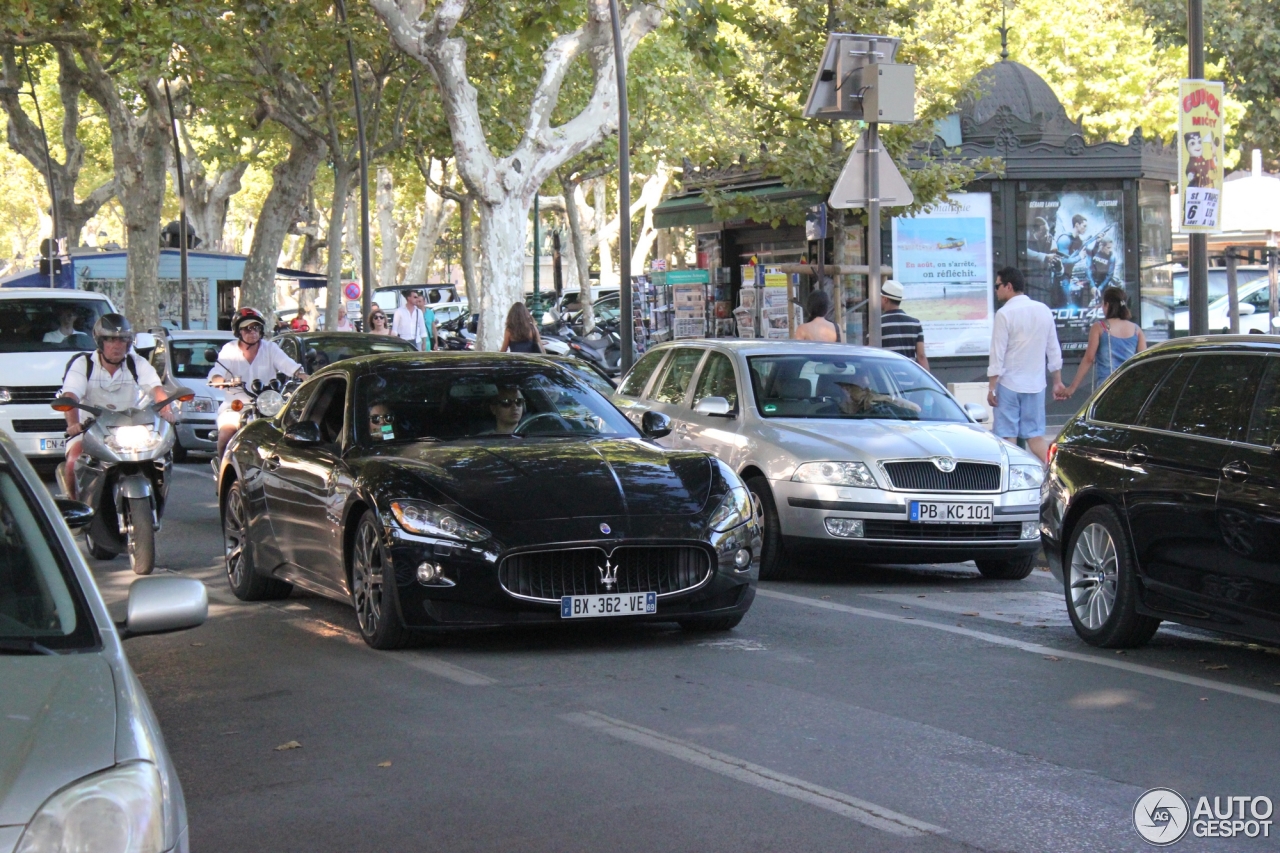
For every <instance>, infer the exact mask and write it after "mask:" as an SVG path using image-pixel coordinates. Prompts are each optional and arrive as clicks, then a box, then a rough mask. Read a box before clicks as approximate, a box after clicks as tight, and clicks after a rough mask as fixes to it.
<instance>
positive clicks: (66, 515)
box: [53, 498, 93, 530]
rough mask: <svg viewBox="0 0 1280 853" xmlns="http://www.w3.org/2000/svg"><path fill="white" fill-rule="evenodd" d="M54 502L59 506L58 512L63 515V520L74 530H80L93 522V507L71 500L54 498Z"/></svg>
mask: <svg viewBox="0 0 1280 853" xmlns="http://www.w3.org/2000/svg"><path fill="white" fill-rule="evenodd" d="M53 502H54V504H56V505H57V507H58V512H60V513H62V520H63V521H65V522H66V523H67V527H70V528H71V529H72V530H79V529H80V528H81V527H86V526H87V525H88V524H89V522H91V521H93V507H91V506H89V505H88V504H83V503H80V501H73V500H71V499H70V498H54V499H53Z"/></svg>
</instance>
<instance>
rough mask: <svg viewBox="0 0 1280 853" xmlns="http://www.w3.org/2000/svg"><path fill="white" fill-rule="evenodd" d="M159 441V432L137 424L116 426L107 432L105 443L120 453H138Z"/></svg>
mask: <svg viewBox="0 0 1280 853" xmlns="http://www.w3.org/2000/svg"><path fill="white" fill-rule="evenodd" d="M159 441H160V434H159V433H158V432H156V431H155V430H153V429H152V428H151V427H149V426H141V425H138V424H135V425H132V426H122V427H116V428H115V429H113V430H111V431H110V432H109V433H108V434H107V438H106V444H107V447H110V448H111V449H112V450H116V451H120V452H121V453H140V452H141V451H144V450H150V449H151V448H153V447H155V446H156V444H157V443H159Z"/></svg>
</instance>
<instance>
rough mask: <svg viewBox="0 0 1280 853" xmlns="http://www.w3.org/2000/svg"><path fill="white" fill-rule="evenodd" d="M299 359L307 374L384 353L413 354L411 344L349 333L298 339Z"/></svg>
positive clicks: (385, 336) (389, 336) (387, 337)
mask: <svg viewBox="0 0 1280 853" xmlns="http://www.w3.org/2000/svg"><path fill="white" fill-rule="evenodd" d="M298 342H299V343H300V344H302V358H301V359H299V361H300V362H301V363H302V366H303V367H304V368H305V369H306V371H307V373H315V372H316V371H317V370H319V369H320V368H322V367H324V366H325V365H326V364H333V363H334V362H335V361H342V360H343V359H347V358H356V357H357V356H361V355H374V354H375V353H384V352H412V351H413V344H411V343H410V342H409V341H402V340H400V338H397V337H393V336H391V335H361V334H353V333H351V332H345V333H338V334H332V335H299V336H298Z"/></svg>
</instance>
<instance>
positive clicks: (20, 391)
mask: <svg viewBox="0 0 1280 853" xmlns="http://www.w3.org/2000/svg"><path fill="white" fill-rule="evenodd" d="M7 387H8V389H9V402H10V403H52V402H53V401H54V400H56V399H58V392H59V391H61V390H62V386H61V385H28V386H26V387H25V388H15V387H14V386H12V385H10V386H7Z"/></svg>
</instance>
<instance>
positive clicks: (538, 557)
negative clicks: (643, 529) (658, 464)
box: [498, 545, 711, 602]
mask: <svg viewBox="0 0 1280 853" xmlns="http://www.w3.org/2000/svg"><path fill="white" fill-rule="evenodd" d="M605 561H606V555H605V552H604V549H602V548H568V549H565V550H562V551H533V552H526V553H523V554H512V555H511V556H509V557H507V558H506V559H504V560H503V561H502V565H501V566H500V567H499V569H498V579H499V580H500V581H501V583H502V587H503V588H504V589H505V590H506V591H507V592H509V593H511V594H512V595H518V596H522V597H524V598H536V599H539V600H542V601H556V602H558V601H559V600H560V597H561V596H564V595H603V594H606V593H632V592H656V593H658V595H670V594H671V593H674V592H681V591H682V590H687V589H692V588H694V587H696V586H699V585H701V584H702V582H703V581H705V580H706V579H707V576H708V575H709V574H710V573H711V560H710V558H709V557H708V555H707V552H706V551H704V550H703V549H701V548H694V547H689V546H653V547H646V546H638V545H635V546H631V545H625V546H621V547H618V548H615V549H614V550H613V552H612V553H611V554H609V555H608V563H609V568H610V569H613V570H616V572H617V574H616V578H617V580H616V582H615V583H614V584H612V585H609V586H606V585H605V583H604V578H603V576H602V570H604V569H605V568H606V565H605Z"/></svg>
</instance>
